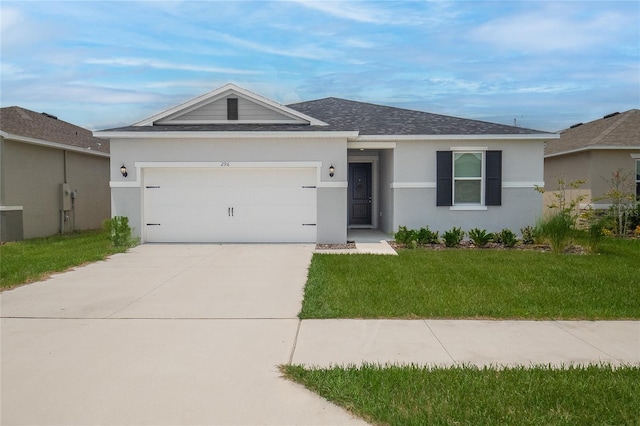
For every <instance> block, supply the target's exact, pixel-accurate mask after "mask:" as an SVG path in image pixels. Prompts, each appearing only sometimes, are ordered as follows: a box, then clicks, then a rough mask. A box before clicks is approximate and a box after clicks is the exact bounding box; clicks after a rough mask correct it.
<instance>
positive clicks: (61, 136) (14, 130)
mask: <svg viewBox="0 0 640 426" xmlns="http://www.w3.org/2000/svg"><path fill="white" fill-rule="evenodd" d="M110 206H111V203H110V191H109V142H108V141H105V140H102V139H98V138H95V137H93V135H92V133H91V131H89V130H87V129H83V128H82V127H78V126H74V125H73V124H70V123H67V122H64V121H62V120H58V119H57V118H56V117H54V116H52V115H49V114H45V113H37V112H34V111H30V110H28V109H24V108H20V107H17V106H12V107H7V108H1V109H0V225H1V226H0V228H1V234H0V240H1V241H16V240H21V239H23V238H34V237H45V236H50V235H53V234H56V233H64V232H70V231H73V230H82V229H94V228H100V226H101V223H102V221H103V220H105V219H108V218H109V217H110V209H111V207H110Z"/></svg>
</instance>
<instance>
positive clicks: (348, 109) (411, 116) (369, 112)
mask: <svg viewBox="0 0 640 426" xmlns="http://www.w3.org/2000/svg"><path fill="white" fill-rule="evenodd" d="M287 107H289V108H291V109H294V110H296V111H299V112H302V113H303V114H306V115H309V116H311V117H314V118H316V119H318V120H321V121H324V122H325V123H327V124H328V126H310V125H300V124H202V125H153V126H127V127H121V128H117V129H108V130H105V131H106V132H109V131H114V132H115V131H118V132H163V131H201V132H205V131H219V132H223V131H230V132H233V131H307V132H308V131H314V132H327V131H357V132H359V134H360V135H382V136H392V135H395V136H410V135H527V134H542V133H547V132H543V131H539V130H532V129H525V128H522V127H514V126H506V125H502V124H495V123H488V122H484V121H477V120H470V119H466V118H458V117H450V116H446V115H438V114H432V113H428V112H423V111H414V110H409V109H403V108H396V107H390V106H384V105H376V104H370V103H365V102H357V101H350V100H347V99H340V98H324V99H318V100H315V101H307V102H300V103H295V104H291V105H287Z"/></svg>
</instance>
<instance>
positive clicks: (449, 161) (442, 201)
mask: <svg viewBox="0 0 640 426" xmlns="http://www.w3.org/2000/svg"><path fill="white" fill-rule="evenodd" d="M436 154H437V156H436V163H437V165H436V170H437V178H436V206H451V205H453V198H452V195H453V155H452V154H451V151H438V152H437V153H436Z"/></svg>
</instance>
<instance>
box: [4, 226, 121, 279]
mask: <svg viewBox="0 0 640 426" xmlns="http://www.w3.org/2000/svg"><path fill="white" fill-rule="evenodd" d="M125 250H126V248H125V247H113V245H112V244H111V240H110V238H109V235H108V234H107V233H105V232H103V231H86V232H80V233H74V234H65V235H56V236H52V237H47V238H34V239H30V240H24V241H19V242H13V243H7V244H3V245H0V289H2V290H6V289H9V288H13V287H16V286H18V285H21V284H26V283H30V282H34V281H39V280H42V279H44V278H46V277H47V276H49V275H50V274H52V273H54V272H61V271H64V270H66V269H69V268H71V267H73V266H78V265H82V264H84V263H87V262H95V261H98V260H103V259H105V258H106V257H107V256H109V255H111V254H113V253H119V252H123V251H125Z"/></svg>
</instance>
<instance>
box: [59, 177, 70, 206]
mask: <svg viewBox="0 0 640 426" xmlns="http://www.w3.org/2000/svg"><path fill="white" fill-rule="evenodd" d="M60 210H63V211H68V210H71V187H70V186H69V184H68V183H61V184H60Z"/></svg>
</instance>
